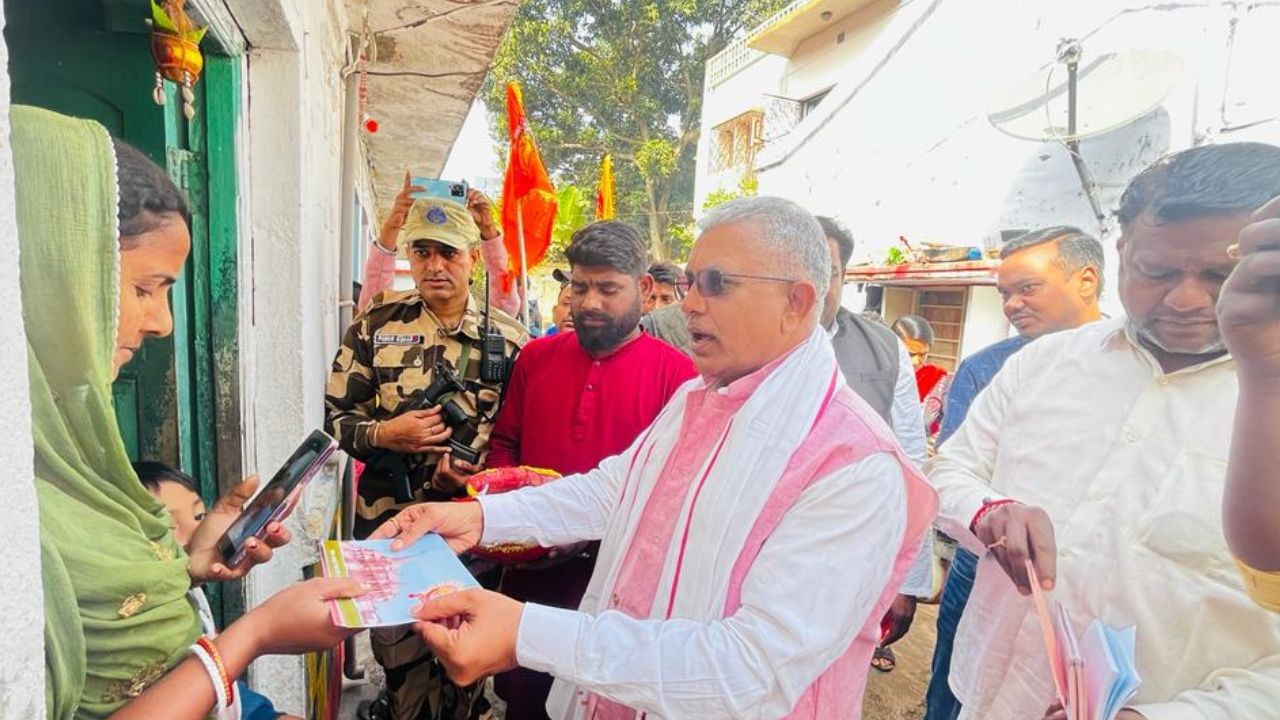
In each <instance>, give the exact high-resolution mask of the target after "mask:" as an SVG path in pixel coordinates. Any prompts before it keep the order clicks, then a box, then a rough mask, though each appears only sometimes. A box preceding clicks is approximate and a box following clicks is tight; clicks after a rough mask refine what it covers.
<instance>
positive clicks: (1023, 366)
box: [929, 320, 1280, 720]
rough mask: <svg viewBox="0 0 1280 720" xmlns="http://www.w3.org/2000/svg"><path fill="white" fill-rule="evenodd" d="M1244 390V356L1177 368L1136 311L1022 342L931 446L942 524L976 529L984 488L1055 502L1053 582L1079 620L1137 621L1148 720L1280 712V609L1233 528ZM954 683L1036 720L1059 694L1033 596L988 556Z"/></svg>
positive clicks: (987, 711)
mask: <svg viewBox="0 0 1280 720" xmlns="http://www.w3.org/2000/svg"><path fill="white" fill-rule="evenodd" d="M1236 393H1237V385H1236V375H1235V363H1234V362H1233V361H1232V360H1231V359H1230V358H1227V357H1224V358H1220V359H1218V360H1215V361H1212V362H1208V363H1205V364H1202V365H1199V366H1196V367H1192V368H1188V369H1186V370H1183V371H1180V372H1177V373H1172V374H1165V373H1163V372H1162V371H1161V370H1160V368H1159V365H1158V364H1157V363H1156V362H1155V360H1154V358H1153V357H1152V356H1151V355H1150V354H1149V353H1148V352H1147V351H1146V350H1145V349H1143V348H1142V347H1141V346H1139V345H1138V344H1137V343H1135V342H1134V341H1133V340H1132V338H1131V337H1130V336H1129V334H1128V333H1126V332H1125V330H1124V323H1123V321H1122V320H1114V321H1108V322H1102V323H1095V324H1092V325H1088V326H1085V327H1083V328H1080V329H1078V330H1074V331H1070V332H1064V333H1059V334H1055V335H1050V336H1047V337H1044V338H1041V339H1040V340H1037V341H1036V342H1035V343H1032V344H1030V345H1028V346H1027V347H1026V348H1025V349H1023V350H1022V351H1021V352H1019V353H1018V354H1017V355H1015V356H1014V357H1013V358H1011V359H1010V360H1009V362H1008V364H1007V365H1005V367H1004V369H1003V370H1002V371H1001V372H1000V374H998V375H997V376H996V378H995V379H994V380H993V381H992V383H991V384H990V386H988V387H987V389H986V390H984V391H983V392H982V393H981V394H980V395H979V396H978V398H977V400H976V401H975V402H974V404H973V407H972V409H971V410H970V411H969V415H968V417H967V419H966V420H965V423H964V424H963V425H962V426H961V427H960V430H959V431H958V432H957V433H956V434H955V435H954V436H953V437H952V438H951V439H950V440H948V441H947V443H946V444H945V445H944V446H943V448H942V450H941V452H940V454H939V455H938V457H936V458H935V459H934V460H933V461H931V463H930V471H929V479H930V482H932V483H933V485H934V486H935V488H936V489H937V490H938V493H939V496H940V499H941V503H942V507H941V512H940V521H939V525H940V527H942V529H943V530H944V531H947V532H948V533H956V534H955V535H954V537H957V538H958V539H962V541H963V542H966V543H969V544H973V543H976V538H974V537H973V535H972V534H970V533H969V532H968V531H967V530H966V529H963V528H966V527H967V525H968V523H969V522H970V521H971V519H972V518H973V516H974V513H975V512H976V511H977V510H978V509H979V507H980V506H981V505H982V502H983V500H984V499H985V498H997V497H1013V498H1016V499H1018V500H1021V501H1023V502H1026V503H1029V504H1032V505H1037V506H1039V507H1041V508H1043V509H1045V510H1046V511H1047V512H1048V513H1049V515H1050V517H1051V518H1052V520H1053V524H1054V529H1055V533H1056V536H1057V542H1058V585H1057V589H1056V590H1055V591H1054V592H1053V597H1054V598H1055V599H1056V600H1057V601H1058V602H1060V603H1062V604H1064V605H1065V606H1066V607H1067V609H1068V610H1069V612H1070V613H1071V615H1072V617H1073V618H1074V619H1075V621H1076V622H1077V623H1079V624H1080V627H1078V628H1076V629H1077V631H1078V632H1081V633H1083V630H1084V624H1085V623H1086V622H1087V621H1088V620H1089V619H1091V618H1094V617H1097V618H1100V619H1101V620H1103V621H1104V622H1106V623H1108V624H1111V625H1115V626H1121V627H1123V626H1127V625H1135V626H1137V630H1138V635H1137V637H1138V641H1137V642H1138V644H1137V659H1138V668H1139V671H1140V672H1141V675H1142V678H1143V684H1142V687H1141V689H1140V690H1139V692H1138V695H1137V698H1136V699H1135V701H1134V704H1133V706H1134V709H1136V710H1138V711H1139V712H1141V713H1142V714H1144V715H1145V716H1146V717H1147V718H1148V719H1149V720H1264V719H1265V720H1275V718H1280V617H1278V616H1276V615H1273V614H1270V613H1267V612H1266V611H1264V610H1262V609H1261V608H1259V607H1258V606H1257V605H1255V604H1254V603H1253V602H1252V601H1251V600H1250V599H1249V597H1248V596H1247V595H1246V593H1245V591H1244V589H1243V587H1242V586H1241V583H1240V579H1239V576H1238V573H1237V571H1236V568H1235V566H1234V564H1233V561H1232V558H1231V555H1230V554H1229V553H1228V551H1227V548H1226V544H1225V541H1224V539H1223V533H1222V522H1221V512H1222V492H1223V486H1224V483H1225V479H1226V472H1225V471H1226V458H1227V452H1228V448H1229V444H1230V438H1231V427H1232V421H1233V417H1234V408H1235V400H1236ZM978 549H979V550H981V548H980V546H979V547H978ZM951 685H952V688H953V690H954V691H955V692H956V696H957V697H958V698H960V700H961V702H962V703H964V712H963V714H962V715H961V717H962V718H968V719H971V720H972V719H981V720H1029V719H1030V720H1036V719H1038V718H1040V717H1041V715H1042V714H1043V712H1044V710H1045V709H1046V708H1047V706H1048V705H1049V704H1050V702H1051V700H1052V698H1053V685H1052V680H1051V678H1050V676H1049V671H1048V664H1047V659H1046V651H1045V648H1044V641H1043V638H1042V636H1041V633H1040V628H1039V625H1038V623H1037V620H1036V616H1035V613H1034V611H1033V610H1032V609H1031V607H1030V602H1029V601H1028V600H1027V599H1025V598H1023V597H1021V596H1020V595H1018V594H1017V593H1016V591H1015V590H1014V588H1013V585H1012V583H1011V582H1010V581H1009V580H1008V578H1007V577H1006V576H1005V574H1004V572H1003V571H1002V570H1001V569H1000V567H999V566H998V565H997V564H996V563H995V562H994V560H992V559H990V558H986V559H984V560H983V562H982V563H981V565H980V566H979V571H978V578H977V582H976V584H975V586H974V591H973V595H972V596H971V598H970V600H969V604H968V607H967V609H966V611H965V615H964V618H963V620H962V621H961V624H960V628H959V631H958V632H957V636H956V643H955V650H954V653H953V656H952V661H951Z"/></svg>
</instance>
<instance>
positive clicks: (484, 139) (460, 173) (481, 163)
mask: <svg viewBox="0 0 1280 720" xmlns="http://www.w3.org/2000/svg"><path fill="white" fill-rule="evenodd" d="M441 178H442V179H445V180H466V181H467V182H469V183H471V184H472V185H478V186H483V185H485V183H483V182H481V180H487V181H489V182H501V179H502V170H501V169H500V168H499V167H498V154H497V153H496V152H495V151H494V147H493V138H491V137H490V136H489V111H488V110H487V109H486V108H485V106H484V102H483V101H481V100H480V99H479V98H477V99H476V101H475V103H474V104H473V105H472V106H471V111H470V112H468V113H467V119H466V120H465V121H463V123H462V131H461V132H460V133H459V134H458V139H457V141H456V142H454V144H453V151H452V152H450V153H449V159H448V160H446V161H445V163H444V171H443V172H442V173H441Z"/></svg>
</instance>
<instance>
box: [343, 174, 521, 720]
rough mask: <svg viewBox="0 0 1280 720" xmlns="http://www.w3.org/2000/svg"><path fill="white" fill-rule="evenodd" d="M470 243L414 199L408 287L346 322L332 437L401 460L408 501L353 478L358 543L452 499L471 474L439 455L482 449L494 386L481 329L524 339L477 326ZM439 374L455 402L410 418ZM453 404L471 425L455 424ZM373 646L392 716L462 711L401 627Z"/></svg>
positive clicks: (505, 322) (381, 480) (404, 240)
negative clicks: (450, 383) (453, 445)
mask: <svg viewBox="0 0 1280 720" xmlns="http://www.w3.org/2000/svg"><path fill="white" fill-rule="evenodd" d="M479 243H480V231H479V228H478V227H477V226H476V223H475V220H474V219H473V218H472V216H471V214H470V213H469V212H468V210H467V209H466V208H465V207H463V206H462V205H459V204H457V203H453V202H450V201H447V200H437V199H421V200H417V201H415V202H414V204H413V207H412V208H411V209H410V211H409V215H408V218H407V219H406V221H405V225H404V229H403V233H402V235H401V238H400V244H401V247H403V248H405V249H406V251H407V253H408V256H409V268H410V272H411V273H412V275H413V281H414V284H415V285H416V287H415V288H414V289H412V290H404V291H388V292H384V293H381V294H379V295H378V296H376V297H375V298H374V299H373V300H372V301H371V303H370V305H369V307H368V309H367V310H365V312H364V313H363V314H361V315H360V316H359V317H357V318H356V319H355V321H353V322H352V325H351V327H350V328H349V329H348V330H347V333H346V335H345V337H344V338H343V341H342V348H341V349H340V350H339V351H338V355H337V357H336V358H335V359H334V362H333V370H332V373H331V374H330V376H329V386H328V390H327V392H326V394H325V405H326V409H327V415H328V417H327V425H328V427H329V431H330V433H332V434H333V436H334V437H336V438H337V439H338V442H339V443H340V444H341V446H342V449H343V450H346V451H347V452H348V453H350V454H351V455H352V456H353V457H355V458H356V459H358V460H361V461H369V460H371V459H375V458H378V457H379V456H383V457H385V456H386V451H391V452H392V453H396V454H398V455H396V457H406V458H408V463H407V467H408V473H407V476H408V480H409V483H408V486H407V487H408V492H409V493H410V494H411V497H406V495H405V488H404V487H403V486H400V485H398V484H397V482H396V480H395V479H393V478H391V477H388V476H385V475H381V474H378V473H374V472H367V471H366V473H365V474H364V475H363V476H362V477H361V478H360V482H359V489H358V497H357V499H356V522H355V535H356V537H358V538H363V537H366V536H368V535H369V533H371V532H373V530H374V529H375V528H377V527H378V525H380V524H381V523H383V522H386V521H387V520H388V519H389V518H390V517H392V516H393V515H394V514H395V513H396V512H397V511H398V510H400V509H401V508H403V507H405V506H406V505H409V504H412V503H416V502H422V501H424V500H442V499H448V498H450V497H454V496H457V495H458V494H460V493H461V492H462V490H463V489H464V488H465V484H466V479H467V477H468V476H469V475H470V474H471V473H474V472H476V471H477V470H478V469H479V468H478V467H476V466H474V465H472V464H470V463H467V462H465V461H463V460H461V459H458V458H457V457H454V456H453V455H454V454H456V453H452V454H451V453H450V452H449V451H448V450H447V448H448V447H449V443H450V440H451V438H455V437H467V436H470V435H472V434H474V439H472V440H471V441H470V442H469V443H468V445H469V446H470V447H472V448H474V449H475V450H480V451H482V450H483V449H484V446H485V445H486V444H487V443H488V439H489V431H490V429H491V427H492V423H493V419H494V416H495V415H496V414H497V411H498V404H499V401H500V397H501V391H502V384H501V382H500V381H496V382H495V381H493V380H491V379H490V380H485V379H483V378H482V374H481V365H482V363H483V361H484V354H485V342H484V339H485V336H486V332H487V331H488V329H489V328H490V327H492V328H493V329H495V330H497V331H498V332H499V333H501V335H502V337H503V339H504V340H505V342H504V343H503V348H504V354H505V356H506V357H508V358H510V357H512V356H514V354H515V353H516V351H517V350H518V349H519V348H520V347H521V346H522V345H524V343H525V342H527V341H528V339H529V335H528V333H527V332H526V331H525V329H524V327H523V326H521V325H520V323H518V322H517V321H516V320H515V319H513V318H511V317H510V316H509V315H506V314H504V313H502V312H501V311H499V310H497V309H496V308H494V309H489V321H488V322H486V317H485V308H484V307H483V306H482V305H481V304H480V303H479V302H478V301H477V300H476V299H475V298H474V297H473V296H472V293H471V288H470V283H471V272H472V269H473V268H474V267H475V264H476V263H477V262H478V261H479V257H480V253H479V249H478V248H479ZM491 352H492V349H491ZM440 366H444V368H447V371H451V374H452V375H453V376H455V377H456V378H457V379H458V381H459V384H460V385H461V386H462V389H461V390H460V391H457V392H451V393H449V395H448V396H447V397H446V399H445V400H444V401H442V402H443V404H445V405H447V404H449V401H452V402H453V403H454V404H456V406H457V407H456V408H453V410H455V412H454V413H452V414H451V413H449V412H442V408H441V406H440V405H434V406H430V407H427V408H426V409H413V410H409V409H408V408H409V407H412V406H413V405H414V404H415V402H417V401H418V400H419V397H418V396H419V395H420V394H421V393H422V391H424V390H426V389H427V388H429V387H431V386H432V384H433V383H435V382H436V381H437V379H438V377H439V376H441V375H446V376H447V375H448V374H450V373H449V372H446V371H442V370H440V369H439V367H440ZM458 408H460V409H461V410H462V411H463V412H462V413H461V415H465V416H466V418H467V419H468V423H467V424H468V425H469V429H463V428H461V427H460V426H458V425H457V421H458V416H459V415H460V414H459V413H457V412H456V410H457V409H458ZM451 425H453V427H451ZM401 479H403V476H402V478H401ZM397 495H399V497H397ZM372 640H373V649H374V655H375V657H377V659H378V662H379V663H380V664H381V665H382V666H383V667H384V668H386V670H387V689H388V691H389V693H388V694H389V698H390V706H391V707H390V710H391V712H390V717H391V718H393V719H394V720H419V719H423V718H431V719H432V720H436V719H437V718H449V720H457V719H461V718H465V717H467V716H468V715H469V714H470V712H469V709H470V707H471V705H472V704H473V700H474V695H475V693H474V692H473V691H472V690H471V689H464V688H455V687H452V686H451V685H450V684H449V683H448V680H447V679H446V678H444V676H443V673H442V671H441V670H440V669H439V668H438V667H437V666H436V664H435V663H434V662H432V658H431V656H430V654H429V653H428V651H427V650H426V648H425V647H424V646H423V645H422V642H421V640H420V639H419V638H418V636H417V635H416V634H414V633H412V632H410V631H409V628H407V627H406V628H385V629H383V630H379V631H375V632H374V633H373V634H372Z"/></svg>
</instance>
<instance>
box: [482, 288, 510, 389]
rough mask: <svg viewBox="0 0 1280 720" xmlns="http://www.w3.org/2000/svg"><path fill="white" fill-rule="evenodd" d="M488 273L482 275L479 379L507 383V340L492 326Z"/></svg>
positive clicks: (508, 363) (508, 367) (508, 369)
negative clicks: (481, 330) (482, 295)
mask: <svg viewBox="0 0 1280 720" xmlns="http://www.w3.org/2000/svg"><path fill="white" fill-rule="evenodd" d="M490 282H491V281H490V279H489V273H488V272H485V274H484V341H483V343H482V344H481V347H482V352H481V353H480V379H481V380H483V381H484V382H492V383H503V384H505V383H506V382H507V378H508V376H510V375H511V362H510V361H509V360H508V358H507V339H506V338H505V337H503V335H502V332H501V331H499V330H498V329H497V328H495V327H494V326H493V315H492V314H491V310H492V303H493V300H492V295H491V294H490V292H489V283H490Z"/></svg>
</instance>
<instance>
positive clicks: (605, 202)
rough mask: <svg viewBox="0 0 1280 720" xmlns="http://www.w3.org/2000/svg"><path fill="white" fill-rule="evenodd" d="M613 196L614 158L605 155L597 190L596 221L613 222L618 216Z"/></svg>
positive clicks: (601, 164)
mask: <svg viewBox="0 0 1280 720" xmlns="http://www.w3.org/2000/svg"><path fill="white" fill-rule="evenodd" d="M613 196H614V191H613V156H611V155H609V153H605V155H604V160H602V161H601V162H600V188H599V189H598V190H596V220H612V219H614V217H615V216H616V215H617V211H616V210H615V209H614V205H613Z"/></svg>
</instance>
